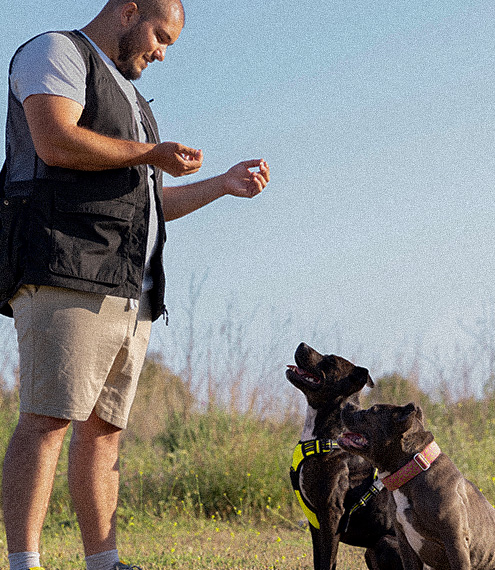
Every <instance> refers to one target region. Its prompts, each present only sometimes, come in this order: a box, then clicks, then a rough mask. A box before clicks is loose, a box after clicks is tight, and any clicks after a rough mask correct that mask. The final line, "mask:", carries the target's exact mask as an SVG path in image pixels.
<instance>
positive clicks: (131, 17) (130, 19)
mask: <svg viewBox="0 0 495 570" xmlns="http://www.w3.org/2000/svg"><path fill="white" fill-rule="evenodd" d="M139 17H140V16H139V8H138V5H137V4H136V3H135V2H126V3H125V4H124V5H123V6H122V8H121V9H120V23H121V24H122V26H124V28H128V27H132V26H133V25H134V24H135V23H136V22H138V21H139Z"/></svg>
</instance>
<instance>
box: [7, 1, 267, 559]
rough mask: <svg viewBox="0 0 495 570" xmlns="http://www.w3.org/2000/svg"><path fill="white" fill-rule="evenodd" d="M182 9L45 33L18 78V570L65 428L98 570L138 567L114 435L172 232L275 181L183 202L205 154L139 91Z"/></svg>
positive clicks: (12, 199)
mask: <svg viewBox="0 0 495 570" xmlns="http://www.w3.org/2000/svg"><path fill="white" fill-rule="evenodd" d="M183 24H184V10H183V6H182V4H181V1H180V0H139V1H138V2H127V1H125V0H109V1H108V3H107V4H106V5H105V7H104V8H103V10H102V11H101V12H100V13H99V14H98V15H97V17H96V18H95V19H94V20H93V21H91V22H90V23H89V24H88V25H87V26H86V27H85V28H83V29H82V30H81V31H76V32H60V33H48V34H43V35H41V36H38V37H37V38H34V39H33V40H30V41H29V42H27V43H26V44H24V45H23V46H21V48H19V50H18V51H17V52H16V54H15V56H14V58H13V60H12V63H11V68H10V89H9V110H8V117H7V157H6V170H4V173H5V176H4V185H3V186H4V187H3V199H2V206H1V207H2V211H1V219H0V244H1V248H0V310H1V311H2V312H3V313H4V314H8V315H13V316H14V318H15V324H16V329H17V335H18V342H19V354H20V377H21V388H20V398H21V404H20V411H21V413H20V418H19V422H18V425H17V427H16V430H15V432H14V434H13V436H12V439H11V442H10V444H9V447H8V450H7V453H6V456H5V461H4V473H3V508H4V521H5V526H6V532H7V540H8V549H9V562H10V568H11V570H27V569H29V568H39V564H40V561H39V542H40V534H41V529H42V525H43V521H44V518H45V515H46V512H47V508H48V502H49V497H50V493H51V489H52V483H53V478H54V474H55V468H56V464H57V460H58V456H59V453H60V449H61V446H62V441H63V438H64V435H65V433H66V431H67V429H68V426H69V424H70V423H72V425H73V435H72V438H71V443H70V452H69V474H68V477H69V489H70V493H71V497H72V500H73V504H74V507H75V510H76V513H77V517H78V522H79V525H80V528H81V534H82V539H83V545H84V550H85V555H86V565H87V569H88V570H115V569H123V568H137V566H127V565H125V564H123V563H122V562H119V557H118V553H117V547H116V536H115V526H116V505H117V496H118V484H119V473H118V445H119V435H120V432H121V430H122V429H123V428H125V426H126V423H127V417H128V414H129V409H130V406H131V403H132V400H133V397H134V393H135V390H136V382H137V377H138V375H139V372H140V370H141V367H142V363H143V360H144V355H145V351H146V347H147V344H148V339H149V333H150V327H151V322H152V321H153V320H155V319H156V318H158V317H159V316H160V315H162V314H164V313H165V311H166V309H165V307H164V304H163V293H164V275H163V268H162V249H163V245H164V242H165V231H164V221H168V220H173V219H176V218H180V217H181V216H184V215H186V214H188V213H190V212H192V211H194V210H197V209H198V208H201V207H202V206H204V205H206V204H208V203H210V202H212V201H213V200H215V199H217V198H219V197H221V196H224V195H227V194H230V195H234V196H238V197H253V196H255V195H256V194H258V193H260V192H261V191H262V190H263V188H264V187H265V186H266V184H267V183H268V181H269V178H270V173H269V169H268V165H267V164H266V163H265V162H264V161H262V160H250V161H246V162H242V163H239V164H237V165H236V166H234V167H232V168H231V169H230V170H228V171H227V172H226V173H225V174H222V175H220V176H217V177H214V178H211V179H209V180H204V181H201V182H197V183H194V184H189V185H185V186H181V187H163V186H162V184H161V172H162V171H165V172H166V173H168V174H170V175H172V176H175V177H177V176H184V175H187V174H192V173H195V172H197V171H198V170H199V169H200V167H201V165H202V160H203V154H202V151H200V150H196V149H193V148H189V147H186V146H184V145H182V144H179V143H172V142H164V143H160V142H159V140H158V134H157V126H156V122H155V121H154V118H153V115H152V113H151V109H150V107H149V105H148V104H147V102H146V101H145V100H144V99H143V98H142V97H141V96H140V94H139V93H138V92H137V91H136V90H135V89H134V86H133V85H132V83H130V80H135V79H138V78H139V77H140V76H141V74H142V72H143V70H144V69H145V68H146V67H147V66H148V65H149V64H150V63H151V62H153V61H155V60H158V61H162V60H163V58H164V56H165V51H166V49H167V47H168V46H169V45H172V44H173V43H174V42H175V41H176V40H177V39H178V37H179V35H180V33H181V30H182V27H183ZM253 168H255V169H256V170H255V171H252V170H250V169H253Z"/></svg>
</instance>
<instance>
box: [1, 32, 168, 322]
mask: <svg viewBox="0 0 495 570" xmlns="http://www.w3.org/2000/svg"><path fill="white" fill-rule="evenodd" d="M60 33H63V34H64V35H66V36H67V37H69V38H70V39H71V40H72V41H73V42H74V44H75V45H76V47H77V48H78V50H79V51H80V53H81V55H82V56H83V58H84V61H85V64H86V69H87V77H86V104H85V107H84V110H83V113H82V115H81V118H80V120H79V123H78V124H79V125H80V126H83V127H86V128H88V129H89V130H92V131H95V132H97V133H100V134H103V135H106V136H109V137H113V138H120V139H125V140H138V130H137V125H136V122H135V118H134V114H133V112H132V108H131V106H130V103H129V101H128V99H127V97H126V95H125V94H124V93H123V92H122V90H121V89H120V87H119V85H118V84H117V82H116V81H115V79H114V77H113V76H112V73H111V72H110V70H109V69H108V67H107V66H106V64H105V63H104V62H103V61H102V60H101V58H100V57H99V55H98V53H97V52H96V50H95V49H94V47H93V46H92V45H91V43H90V42H88V41H87V39H86V38H85V37H84V36H83V35H82V34H80V33H79V32H77V31H74V32H60ZM24 45H26V44H24ZM23 47H24V46H21V47H20V48H19V50H21V49H22V48H23ZM19 50H18V51H19ZM16 53H18V52H16ZM14 57H15V55H14ZM12 61H13V60H12ZM136 93H137V97H138V102H139V105H140V108H141V113H142V115H143V117H144V120H143V122H144V123H145V125H144V126H145V130H146V131H147V135H148V138H149V140H150V142H154V143H157V142H159V135H158V127H157V124H156V121H155V119H154V118H153V114H152V112H151V109H150V107H149V105H148V103H147V102H146V101H145V100H144V99H143V97H142V96H141V95H140V94H139V93H138V92H137V91H136ZM26 129H27V123H26V119H25V115H24V112H23V109H22V105H21V104H20V103H19V102H18V101H17V99H16V98H15V96H14V95H13V93H12V91H11V90H9V109H8V113H7V154H6V172H5V183H4V187H3V195H2V199H1V204H0V312H2V313H3V314H6V315H9V316H11V314H12V313H11V310H10V306H9V305H8V300H9V299H10V298H11V297H12V295H13V294H14V293H15V291H16V290H17V289H18V287H19V286H20V285H21V284H33V285H50V286H56V287H67V288H70V289H76V290H79V291H87V292H94V293H103V294H108V295H115V296H118V297H125V298H132V299H139V297H140V292H141V285H142V280H143V274H144V264H145V253H146V243H147V235H148V220H149V207H150V200H149V190H148V185H147V172H146V166H145V165H142V166H136V167H131V168H122V169H114V170H105V171H102V172H86V171H80V170H71V169H66V168H59V167H50V166H48V165H46V164H45V163H44V162H43V161H42V160H41V159H40V158H39V157H38V156H37V155H36V153H35V152H34V145H33V144H32V141H31V140H29V144H28V145H26V142H25V140H24V141H20V140H16V137H20V136H23V137H25V131H26ZM27 132H28V134H29V130H28V129H27ZM29 139H30V135H29ZM26 147H27V151H26ZM19 148H23V152H30V149H32V150H31V152H32V153H33V156H32V164H33V168H32V170H33V171H32V176H31V178H30V179H29V180H22V181H14V180H13V178H14V177H13V176H12V173H11V171H10V170H9V165H10V163H11V160H12V155H13V153H14V152H16V149H17V152H19ZM154 178H155V189H154V190H155V198H156V202H157V210H158V217H159V220H158V221H159V238H158V239H159V246H158V247H157V251H156V253H155V255H154V258H153V259H152V271H153V280H154V287H153V290H152V292H151V297H152V312H153V320H155V319H156V318H158V316H160V315H161V314H163V312H164V303H163V298H164V291H165V276H164V271H163V263H162V253H163V245H164V243H165V222H164V218H163V213H162V173H161V171H160V170H159V169H155V176H154Z"/></svg>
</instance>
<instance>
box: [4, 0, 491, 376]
mask: <svg viewBox="0 0 495 570" xmlns="http://www.w3.org/2000/svg"><path fill="white" fill-rule="evenodd" d="M184 4H185V8H186V14H187V21H186V27H185V29H184V31H183V33H182V35H181V37H180V39H179V40H178V42H177V43H176V44H175V45H174V46H172V47H171V48H169V50H168V52H167V56H166V60H165V62H164V63H161V64H160V63H158V62H156V63H154V64H153V65H151V66H150V67H149V68H148V69H147V70H146V71H145V73H144V75H143V78H142V79H141V80H140V81H139V82H138V88H139V89H140V90H141V91H142V93H143V94H144V95H145V96H146V97H148V98H150V99H151V98H154V100H155V101H154V103H153V108H154V111H155V113H156V116H157V119H158V122H159V125H160V129H161V135H162V138H163V140H178V141H180V142H183V143H185V144H187V145H190V146H194V147H197V148H202V149H203V150H204V153H205V162H204V166H203V169H202V171H201V172H200V173H199V174H197V175H194V176H193V177H191V178H190V181H194V180H199V179H200V178H205V177H209V176H212V175H215V174H217V173H220V172H222V171H223V170H225V169H227V168H228V167H229V166H231V165H232V164H234V163H235V162H237V161H238V160H243V159H247V158H261V157H262V158H264V159H266V160H267V161H268V162H269V164H270V166H271V170H272V182H271V183H270V185H269V187H268V188H267V189H266V190H265V192H263V194H262V195H261V196H259V197H258V198H256V199H254V200H251V201H244V200H236V199H234V198H230V197H227V198H223V199H221V200H220V201H218V202H217V203H215V204H212V205H210V206H208V207H207V208H205V209H203V210H201V211H199V212H196V213H194V214H192V215H190V216H188V217H187V218H184V219H183V220H179V221H176V222H173V223H170V224H169V225H168V234H169V243H168V245H167V248H166V266H167V275H168V293H167V303H168V306H169V309H170V311H171V317H172V318H171V326H170V327H169V330H165V329H164V327H163V326H162V324H158V325H157V326H156V327H155V331H154V336H153V340H152V347H153V348H155V349H156V348H159V349H161V348H162V347H163V348H164V350H165V351H166V350H167V349H168V350H174V348H173V343H174V342H175V341H174V338H175V337H174V335H176V334H179V333H178V331H181V330H182V328H183V327H184V320H185V319H187V315H186V314H185V307H187V305H188V290H189V285H190V281H191V276H192V275H195V276H196V278H197V279H200V278H201V276H203V275H204V274H205V272H208V278H207V280H206V282H205V284H204V286H203V289H202V294H201V299H200V302H199V303H198V308H197V315H196V318H197V321H196V322H197V327H198V328H199V329H200V330H202V331H208V330H211V327H215V326H217V325H218V323H219V322H220V321H221V320H222V319H223V318H224V317H225V314H226V306H227V305H228V304H229V303H232V305H233V306H235V310H234V313H235V315H234V317H235V318H239V319H240V320H241V321H245V320H246V319H248V320H249V319H251V316H250V315H251V311H253V310H255V309H256V314H255V316H253V317H252V320H251V326H252V327H253V328H254V329H255V333H254V334H253V339H252V342H253V347H252V349H253V350H254V351H255V352H256V350H258V348H257V347H255V346H254V345H256V343H258V344H259V345H260V346H264V347H266V346H267V345H269V343H270V342H272V341H270V340H269V339H268V337H270V338H271V339H272V340H273V336H277V335H278V334H279V338H280V339H281V340H280V342H279V343H278V345H279V346H278V350H279V356H280V358H281V359H285V361H286V362H290V361H291V358H292V354H293V351H294V349H295V347H296V345H297V343H298V342H299V341H300V340H311V339H314V340H315V342H316V346H317V348H319V349H321V350H322V351H324V352H338V353H340V354H342V355H343V356H346V357H348V358H354V359H355V360H358V361H359V362H358V363H359V364H361V365H363V366H368V367H370V368H372V370H374V371H376V373H381V372H383V371H387V370H390V369H393V368H395V367H397V366H399V367H400V366H403V367H405V368H407V367H408V366H410V363H411V361H412V359H413V358H414V357H417V356H418V354H419V355H420V356H421V358H420V360H421V362H422V363H423V364H424V365H425V366H427V365H428V363H429V365H430V370H429V372H428V373H429V374H433V375H432V376H431V379H430V382H435V381H436V379H438V374H437V372H438V371H439V369H440V367H444V370H446V371H447V370H448V371H450V370H451V369H452V370H453V369H454V368H455V367H456V366H457V364H458V362H459V358H460V357H459V354H460V352H462V354H463V355H466V359H467V360H468V361H469V360H470V359H471V358H472V359H473V362H474V360H475V358H476V356H475V355H476V354H478V353H479V354H478V356H479V357H480V358H482V357H483V355H482V352H483V351H482V350H481V348H480V347H481V341H474V339H473V335H470V334H466V332H465V330H466V329H470V330H478V329H479V327H480V326H481V327H482V326H483V323H484V322H485V321H486V322H488V321H489V319H490V315H491V312H492V305H493V300H494V298H495V259H494V250H495V203H494V200H493V187H494V178H495V177H494V174H495V168H494V167H495V160H494V152H493V151H494V140H495V138H494V135H495V129H494V115H495V90H494V79H495V72H494V69H495V66H494V54H495V28H494V21H495V18H494V16H495V5H494V3H493V2H492V1H490V0H478V1H476V0H473V1H471V2H465V1H460V0H435V2H432V1H422V0H417V1H416V2H405V1H400V0H396V1H392V0H388V1H384V0H375V1H374V2H369V0H366V1H364V0H335V1H327V2H320V3H315V2H306V1H304V0H300V1H299V2H296V1H294V0H285V1H283V2H282V1H281V0H264V1H259V0H253V1H251V2H242V3H232V2H225V1H219V0H212V1H209V2H206V1H204V0H185V2H184ZM102 6H103V2H94V1H91V2H89V1H85V0H82V1H80V2H77V3H75V2H68V1H66V0H61V2H57V3H54V2H46V3H45V4H44V5H41V6H40V3H39V1H37V2H35V1H34V0H23V2H20V3H16V4H15V5H13V6H12V7H11V8H9V10H8V11H4V14H3V16H2V20H1V22H0V37H2V50H1V53H0V68H1V69H2V70H3V72H2V73H3V75H2V77H3V85H4V89H3V93H4V96H3V97H2V102H1V103H0V119H1V122H2V123H4V122H5V113H6V109H5V101H6V87H5V85H6V74H7V66H8V61H9V59H10V55H11V54H12V52H13V51H14V50H15V48H16V47H17V45H19V44H20V43H21V42H22V41H24V40H26V39H28V38H29V37H31V36H32V35H34V34H36V33H39V32H42V31H45V30H48V29H67V28H69V29H70V28H75V27H82V26H83V25H84V24H85V23H87V22H88V21H89V20H90V19H91V18H92V17H93V16H94V15H95V14H96V12H97V11H98V10H99V9H100V8H101V7H102ZM3 141H4V138H3V133H2V135H1V138H0V142H1V144H2V146H3ZM185 181H186V180H184V181H180V182H177V181H176V180H173V179H170V182H169V183H170V184H177V183H182V182H185ZM287 316H290V317H291V321H290V325H288V326H287V327H282V325H281V323H282V322H284V319H285V318H286V317H287ZM459 323H461V324H462V325H463V326H460V325H459ZM480 323H481V324H480ZM279 324H280V328H284V330H280V331H278V332H277V330H276V329H277V327H278V326H279ZM9 326H10V324H7V325H5V324H4V329H5V330H9V329H8V327H9ZM273 329H275V330H273ZM174 331H175V332H174ZM492 332H493V333H494V334H495V330H492ZM170 347H172V348H170ZM459 347H460V349H459ZM473 347H474V352H472V350H473ZM476 351H478V352H476ZM480 355H481V356H480ZM168 358H170V359H171V360H173V357H172V356H171V355H169V356H167V355H165V360H167V359H168ZM483 358H484V357H483ZM440 362H442V364H441V365H440V364H439V363H440ZM431 366H433V368H431ZM479 367H480V370H479V372H480V374H481V375H483V374H485V372H486V366H485V361H483V363H482V364H479ZM280 374H282V371H281V372H280ZM422 381H423V382H425V383H426V384H427V383H428V379H427V378H426V377H425V378H423V379H422Z"/></svg>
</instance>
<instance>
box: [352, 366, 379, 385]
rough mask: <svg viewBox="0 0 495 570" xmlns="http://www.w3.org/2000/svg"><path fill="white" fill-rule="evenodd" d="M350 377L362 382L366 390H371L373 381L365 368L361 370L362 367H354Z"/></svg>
mask: <svg viewBox="0 0 495 570" xmlns="http://www.w3.org/2000/svg"><path fill="white" fill-rule="evenodd" d="M352 375H353V376H354V377H355V378H359V380H361V382H364V383H365V385H366V386H367V387H368V388H373V386H374V385H375V384H374V383H373V380H372V379H371V376H370V373H369V370H368V369H367V368H363V367H362V366H356V368H355V369H354V372H353V373H352Z"/></svg>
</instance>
